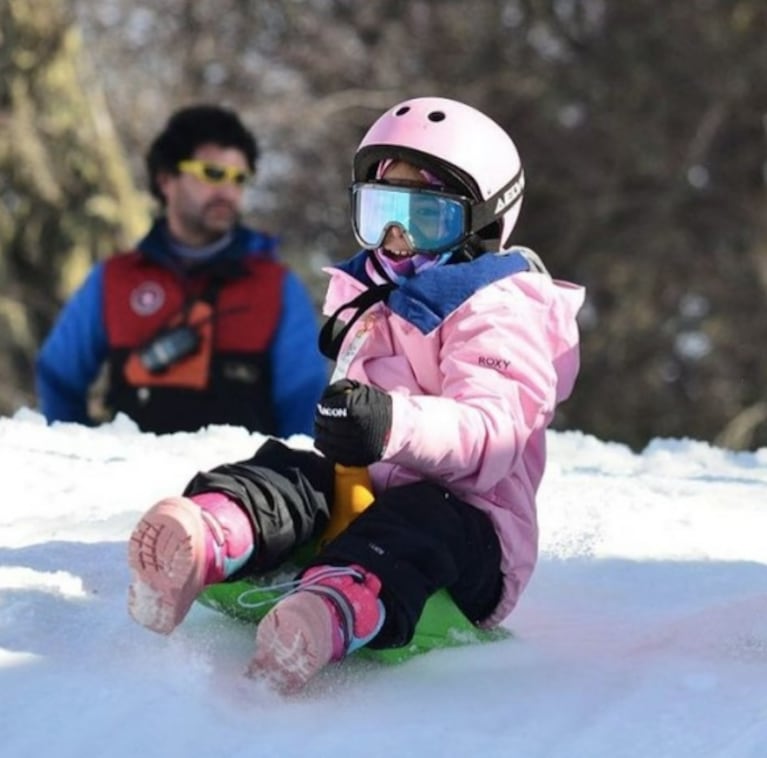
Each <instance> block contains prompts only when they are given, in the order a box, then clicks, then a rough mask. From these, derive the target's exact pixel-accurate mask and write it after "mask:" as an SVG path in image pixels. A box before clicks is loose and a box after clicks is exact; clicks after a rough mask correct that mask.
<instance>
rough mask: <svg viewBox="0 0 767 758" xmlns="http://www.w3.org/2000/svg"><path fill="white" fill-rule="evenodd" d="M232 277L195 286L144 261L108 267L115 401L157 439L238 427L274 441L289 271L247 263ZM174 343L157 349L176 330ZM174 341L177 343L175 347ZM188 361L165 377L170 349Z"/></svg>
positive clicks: (111, 397) (130, 256) (126, 257)
mask: <svg viewBox="0 0 767 758" xmlns="http://www.w3.org/2000/svg"><path fill="white" fill-rule="evenodd" d="M237 265H238V266H239V270H238V271H237V272H236V273H235V274H231V273H229V274H227V276H226V277H224V278H222V277H221V275H220V274H219V275H218V277H217V278H216V279H214V278H213V276H214V274H213V273H212V271H210V270H206V271H203V272H201V273H199V274H196V275H194V276H191V277H189V278H186V279H184V278H182V277H181V276H180V275H178V274H176V273H175V272H173V271H171V270H169V269H166V268H164V267H162V266H158V265H156V264H154V263H152V262H151V261H148V260H147V258H146V257H145V256H143V255H142V254H141V253H139V252H132V253H125V254H121V255H117V256H115V257H113V258H110V259H109V260H108V261H107V262H106V265H105V272H104V305H103V309H104V320H105V325H106V332H107V340H108V343H109V357H108V361H109V373H110V376H109V393H108V402H109V404H110V405H111V407H112V409H113V410H114V411H122V412H124V413H126V414H128V415H129V416H130V417H131V418H133V419H134V420H135V421H136V422H137V423H138V425H139V426H140V427H141V429H143V430H145V431H154V432H157V433H164V432H175V431H194V430H196V429H199V428H200V427H202V426H205V425H207V424H236V425H241V426H245V427H246V428H248V429H250V430H252V431H260V432H262V433H265V434H273V433H274V432H275V422H274V414H273V409H272V404H271V366H270V362H269V346H270V344H271V341H272V338H273V336H274V334H275V331H276V329H277V327H278V323H279V318H280V311H281V306H282V286H283V277H284V275H285V269H284V267H283V266H281V265H280V264H279V263H275V262H273V261H264V260H258V259H253V258H246V259H244V260H243V261H241V262H240V263H239V264H237ZM179 326H182V327H188V329H187V330H186V332H188V333H186V332H185V333H183V334H178V335H177V334H176V332H178V329H177V330H176V332H174V333H173V334H172V335H170V337H171V338H172V339H171V342H172V344H171V342H167V340H166V341H165V342H159V341H158V337H161V336H168V332H169V331H170V330H171V329H173V328H174V327H179ZM176 337H178V338H180V339H176ZM177 345H183V346H185V348H186V350H187V353H186V354H184V355H183V356H181V357H180V358H179V359H178V360H173V361H171V362H170V363H169V365H167V366H166V367H165V368H160V369H159V370H158V368H157V365H155V363H154V362H153V361H149V360H148V356H151V357H152V358H153V360H154V359H157V358H167V357H170V353H171V352H172V351H171V348H173V347H174V346H177Z"/></svg>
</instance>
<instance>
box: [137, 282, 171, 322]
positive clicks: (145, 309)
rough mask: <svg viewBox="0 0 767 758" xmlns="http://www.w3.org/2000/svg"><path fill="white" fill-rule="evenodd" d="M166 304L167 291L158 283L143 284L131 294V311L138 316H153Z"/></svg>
mask: <svg viewBox="0 0 767 758" xmlns="http://www.w3.org/2000/svg"><path fill="white" fill-rule="evenodd" d="M164 304H165V290H163V288H162V287H161V286H160V285H159V284H157V282H142V283H141V284H139V286H138V287H136V289H134V290H133V292H131V293H130V307H131V310H132V311H133V312H134V313H135V314H136V315H138V316H151V315H153V314H155V313H157V311H159V310H160V308H162V306H163V305H164Z"/></svg>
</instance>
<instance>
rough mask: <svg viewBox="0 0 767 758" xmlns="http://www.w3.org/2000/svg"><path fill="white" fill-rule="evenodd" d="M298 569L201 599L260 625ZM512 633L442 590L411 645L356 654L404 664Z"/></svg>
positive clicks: (213, 588)
mask: <svg viewBox="0 0 767 758" xmlns="http://www.w3.org/2000/svg"><path fill="white" fill-rule="evenodd" d="M298 571H300V566H299V565H292V566H286V567H284V568H282V569H280V570H279V571H278V572H271V573H269V574H267V575H265V576H262V577H259V578H257V579H253V580H241V581H237V582H224V583H222V584H213V585H210V586H209V587H207V588H206V589H205V591H204V592H203V593H202V594H201V595H200V596H199V598H198V600H199V602H200V603H202V604H203V605H205V606H207V607H208V608H212V609H213V610H216V611H219V612H221V613H224V614H226V615H227V616H231V617H233V618H236V619H239V620H241V621H246V622H251V623H255V624H257V623H258V622H259V621H260V620H261V619H262V618H263V617H264V616H265V615H266V613H267V612H268V611H269V609H270V608H271V607H272V606H273V605H274V604H275V603H276V602H277V601H278V600H279V599H280V598H281V597H283V596H284V595H285V583H286V582H290V581H291V580H292V579H293V577H294V576H295V574H296V573H297V572H298ZM510 636H511V632H509V631H507V630H506V629H502V628H496V629H479V628H477V627H476V626H474V625H473V624H472V623H471V622H470V621H469V620H468V619H467V618H466V616H464V615H463V614H462V613H461V611H459V610H458V608H457V607H456V605H455V603H454V602H453V600H452V598H451V597H450V595H449V594H448V593H447V591H445V590H440V591H439V592H437V593H436V594H434V595H432V596H431V597H430V598H429V600H428V602H427V603H426V606H425V608H424V611H423V613H422V614H421V618H420V620H419V621H418V624H417V626H416V629H415V634H414V635H413V639H412V640H411V641H410V643H409V644H407V645H405V646H404V647H398V648H388V649H386V650H372V649H370V648H362V649H360V650H358V651H357V652H356V653H355V655H358V656H361V657H364V658H367V659H371V660H376V661H380V662H383V663H401V662H402V661H405V660H407V659H408V658H412V657H413V656H415V655H419V654H420V653H426V652H428V651H429V650H435V649H437V648H447V647H458V646H461V645H471V644H477V643H482V642H492V641H494V640H502V639H507V638H508V637H510Z"/></svg>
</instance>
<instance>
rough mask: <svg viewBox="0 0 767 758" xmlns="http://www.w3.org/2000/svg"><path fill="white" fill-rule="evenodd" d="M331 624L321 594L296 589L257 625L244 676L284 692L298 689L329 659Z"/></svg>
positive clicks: (330, 654) (331, 644)
mask: <svg viewBox="0 0 767 758" xmlns="http://www.w3.org/2000/svg"><path fill="white" fill-rule="evenodd" d="M331 623H332V622H331V615H330V610H329V609H328V607H327V605H326V603H325V601H324V600H323V599H322V598H321V597H319V596H317V595H313V594H311V593H310V592H298V593H296V594H295V595H291V596H289V597H287V598H285V599H284V600H282V601H281V602H280V603H279V604H278V605H276V606H275V607H274V608H273V609H272V610H271V611H270V612H269V613H268V614H267V615H266V616H265V617H264V619H263V620H262V621H261V623H260V624H259V625H258V630H257V632H256V652H255V655H254V656H253V658H252V659H251V661H250V665H249V666H248V669H247V671H246V675H247V676H250V677H252V678H256V679H266V680H267V682H268V683H269V684H270V686H272V687H273V688H274V689H276V690H278V691H279V692H281V693H282V694H285V695H289V694H294V693H296V692H299V691H300V690H301V689H303V687H304V686H305V685H306V683H307V682H308V681H309V680H310V679H311V678H312V677H313V676H314V675H315V674H317V673H318V672H319V671H320V670H321V669H322V668H324V666H326V665H327V664H328V663H329V662H330V660H331V657H332V654H333V643H332V628H331Z"/></svg>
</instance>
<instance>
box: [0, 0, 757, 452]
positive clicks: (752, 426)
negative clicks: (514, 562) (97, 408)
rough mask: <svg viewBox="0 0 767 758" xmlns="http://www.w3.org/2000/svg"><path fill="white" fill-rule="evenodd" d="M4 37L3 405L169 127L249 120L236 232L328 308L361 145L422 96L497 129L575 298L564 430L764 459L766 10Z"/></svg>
mask: <svg viewBox="0 0 767 758" xmlns="http://www.w3.org/2000/svg"><path fill="white" fill-rule="evenodd" d="M0 29H1V30H2V31H1V32H0V34H1V35H2V37H1V38H0V74H2V76H0V246H1V247H2V257H1V258H0V343H2V348H3V349H2V352H1V353H0V356H2V357H0V412H2V413H12V412H13V411H14V410H15V409H16V408H18V407H20V406H21V405H29V406H34V404H35V398H34V388H33V378H32V367H33V362H34V355H35V351H36V349H37V346H38V345H39V343H40V341H41V340H42V338H43V337H44V335H45V334H46V333H47V331H48V329H49V328H50V324H51V322H52V319H53V318H54V317H55V315H56V313H57V312H58V309H59V308H60V306H61V303H62V302H63V301H64V299H65V298H66V297H67V296H68V294H69V293H70V292H71V290H72V288H73V287H74V286H76V285H77V284H78V283H79V282H80V281H81V280H82V277H83V276H84V274H85V272H86V271H87V269H88V267H89V266H90V265H91V263H92V262H93V261H94V260H96V259H98V258H101V257H104V256H107V255H109V254H111V253H112V252H113V251H114V250H115V249H119V248H125V247H127V246H130V244H131V242H133V241H135V239H136V238H137V237H138V236H139V235H140V234H141V232H142V230H143V229H144V226H145V225H146V223H147V222H148V218H149V213H150V205H149V201H148V199H147V195H146V192H145V188H146V182H145V176H144V171H143V156H144V152H145V150H146V147H147V146H148V143H149V141H150V140H151V138H152V137H153V136H154V135H155V133H156V132H157V131H158V130H159V129H160V128H161V127H162V125H163V123H164V121H165V120H166V118H167V116H168V115H169V113H170V112H171V111H172V110H173V109H175V108H176V107H178V106H181V105H185V104H188V103H191V102H197V101H213V102H218V103H222V104H225V105H229V106H232V107H234V108H236V109H237V110H239V111H240V112H241V114H242V115H243V117H244V118H245V119H246V120H247V122H248V123H249V124H250V125H251V126H252V128H253V129H254V130H255V132H256V133H257V135H258V137H259V139H260V143H261V147H262V150H263V159H262V162H261V164H260V170H259V177H258V182H257V184H256V186H255V187H254V189H253V191H252V194H251V196H250V197H249V204H250V212H249V214H248V220H249V221H250V222H252V223H254V224H258V225H261V226H264V227H266V228H268V229H270V230H272V231H275V232H277V233H279V234H280V235H281V236H282V240H283V257H284V258H285V259H286V260H287V261H288V262H289V263H290V264H291V265H292V266H293V267H294V268H295V269H296V270H297V271H298V272H299V273H300V275H301V276H302V277H303V278H304V279H305V281H307V283H308V284H309V285H310V286H311V288H312V291H313V293H314V295H315V298H316V300H317V302H318V303H319V301H320V299H321V296H322V290H323V285H324V276H323V275H322V274H321V272H320V267H321V266H322V265H323V264H325V263H327V262H328V261H332V260H338V259H340V258H343V257H345V256H347V255H348V254H349V253H350V252H352V251H353V248H354V244H353V241H352V239H351V236H350V234H349V231H348V219H347V195H346V192H347V185H348V180H349V173H350V160H351V156H352V153H353V150H354V148H355V146H356V144H357V143H358V141H359V139H360V138H361V136H362V134H363V133H364V130H365V128H366V127H367V126H368V125H369V124H370V122H371V121H372V120H373V119H374V118H375V117H376V116H377V115H378V114H379V113H380V112H381V111H383V110H384V109H385V108H387V107H388V106H389V105H391V104H393V103H395V102H397V101H398V100H400V99H403V98H406V97H410V96H416V95H424V94H434V95H442V96H447V97H454V98H457V99H462V100H466V101H467V102H469V103H471V104H473V105H475V106H477V107H479V108H480V109H483V110H485V111H486V112H488V113H489V114H490V115H491V116H493V117H494V118H495V119H496V120H498V121H499V122H500V123H501V124H503V125H504V126H505V127H506V128H507V129H508V130H509V132H510V133H511V134H512V136H513V137H514V139H515V141H516V142H517V144H518V147H519V149H520V152H521V154H522V157H523V161H524V164H525V167H526V172H527V177H528V189H527V193H526V199H525V204H524V208H523V212H522V216H521V219H520V223H519V225H518V227H517V234H516V237H517V240H518V242H519V243H520V244H527V245H529V246H531V247H533V248H534V249H536V250H537V251H538V252H539V253H540V254H541V255H542V257H543V258H544V259H545V260H546V262H547V264H548V266H549V268H550V270H551V271H552V273H554V275H556V276H558V277H561V278H567V279H572V280H574V281H577V282H580V283H582V284H584V285H585V286H586V287H587V289H588V302H587V306H586V308H585V309H584V312H583V314H582V317H581V326H582V331H583V370H582V374H581V378H580V382H579V384H578V387H577V389H576V392H575V394H574V396H573V398H572V399H571V400H570V401H569V402H568V403H567V404H566V405H565V406H564V407H563V409H562V412H561V413H560V415H559V417H558V419H557V426H558V427H559V428H565V427H567V428H577V429H581V430H583V431H586V432H589V433H593V434H596V435H598V436H599V437H601V438H603V439H613V440H620V441H624V442H627V443H629V444H630V445H632V446H633V447H635V448H641V447H642V446H644V445H645V444H646V443H647V441H648V440H649V439H651V438H653V437H657V436H674V437H683V436H691V437H695V438H699V439H704V440H710V441H715V442H717V443H718V444H722V445H725V446H730V447H733V448H749V447H751V448H753V447H758V446H764V445H767V401H766V399H765V397H764V377H765V370H766V369H767V357H766V356H765V350H764V349H763V346H764V345H765V344H767V340H766V339H765V337H766V336H767V334H766V332H767V319H765V318H764V302H765V294H766V290H767V243H766V242H765V240H766V237H765V184H766V181H767V169H766V166H767V155H766V152H767V151H766V145H767V140H766V139H765V135H766V130H767V56H765V55H764V40H765V38H766V34H767V5H765V3H764V2H763V0H664V1H661V0H632V2H631V3H628V2H625V3H622V2H617V0H615V1H614V2H609V0H472V2H471V3H467V2H465V1H464V0H410V1H408V2H405V1H404V0H365V2H364V3H363V2H358V0H260V1H259V2H257V3H255V2H248V0H143V1H142V0H130V2H129V1H128V0H100V2H99V3H92V2H90V0H4V2H3V3H2V4H0Z"/></svg>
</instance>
